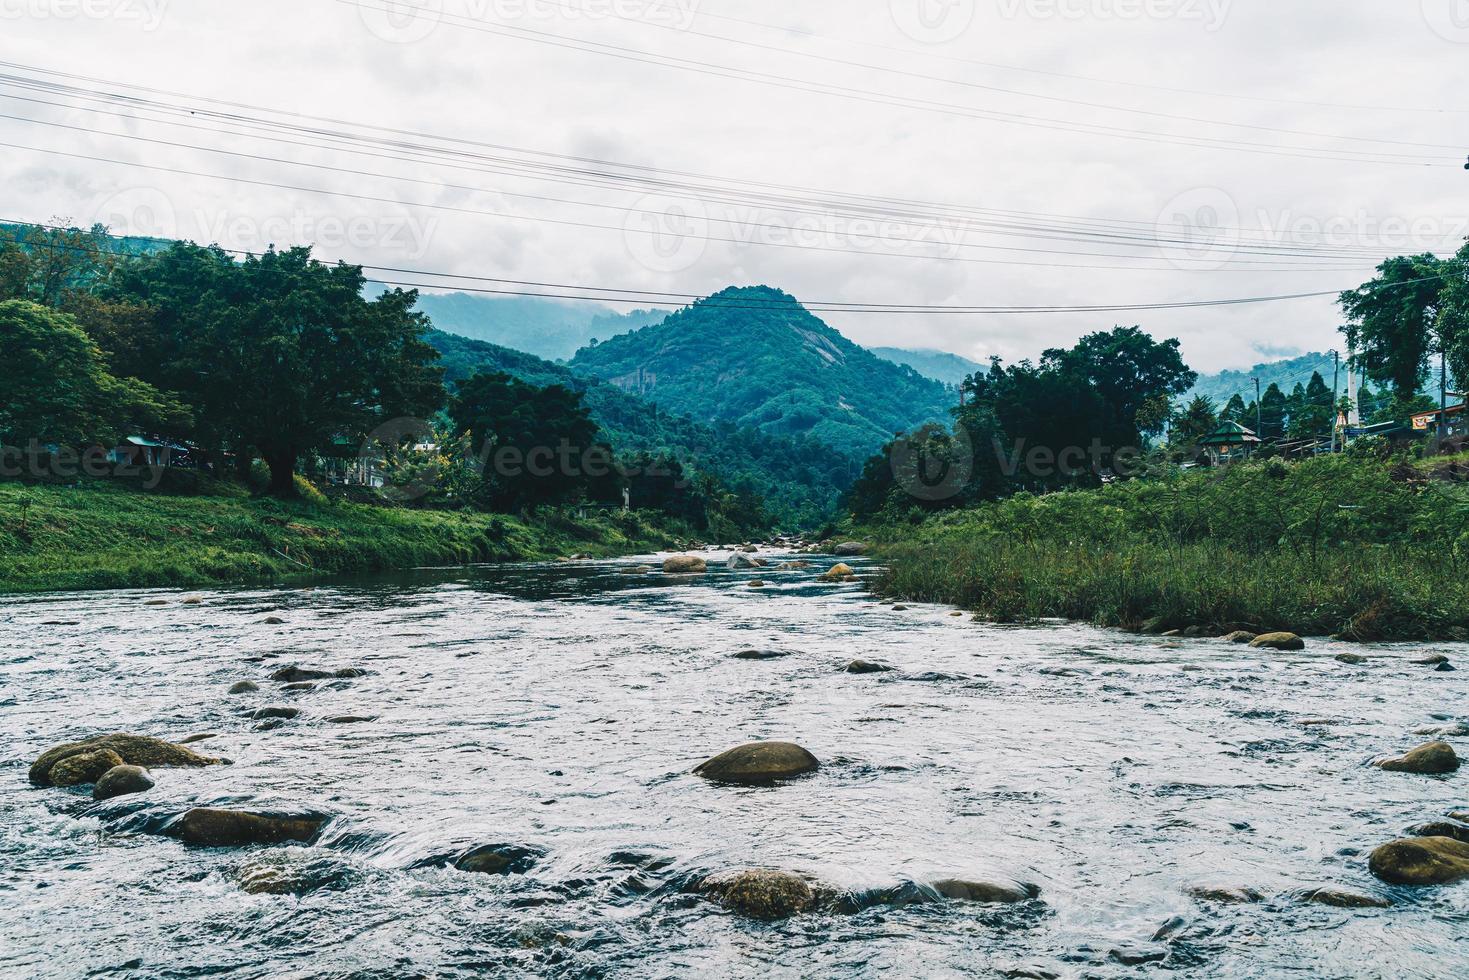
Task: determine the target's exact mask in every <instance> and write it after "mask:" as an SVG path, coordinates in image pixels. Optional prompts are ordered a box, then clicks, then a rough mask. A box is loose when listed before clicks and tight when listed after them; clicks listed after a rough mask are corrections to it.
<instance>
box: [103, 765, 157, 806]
mask: <svg viewBox="0 0 1469 980" xmlns="http://www.w3.org/2000/svg"><path fill="white" fill-rule="evenodd" d="M152 788H153V780H152V778H151V777H150V776H149V775H148V770H146V769H144V768H143V767H142V766H129V765H126V764H124V765H120V766H113V767H112V768H111V769H109V770H107V771H106V772H104V773H103V774H102V776H101V778H99V779H98V780H97V785H95V786H93V787H92V799H94V800H110V799H112V798H113V797H114V796H127V795H128V794H129V793H142V792H144V791H146V790H150V789H152Z"/></svg>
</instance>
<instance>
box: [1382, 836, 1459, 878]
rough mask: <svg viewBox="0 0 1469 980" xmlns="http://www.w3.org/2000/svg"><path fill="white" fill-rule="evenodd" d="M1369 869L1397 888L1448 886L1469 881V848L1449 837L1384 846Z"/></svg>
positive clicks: (1402, 841) (1428, 838)
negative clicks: (1398, 886) (1465, 880)
mask: <svg viewBox="0 0 1469 980" xmlns="http://www.w3.org/2000/svg"><path fill="white" fill-rule="evenodd" d="M1367 866H1368V867H1369V868H1370V869H1371V870H1372V873H1373V874H1375V875H1376V876H1377V877H1379V878H1381V879H1382V880H1383V881H1386V882H1388V883H1389V884H1393V885H1448V884H1452V883H1453V882H1456V881H1463V880H1464V879H1465V878H1469V844H1464V843H1460V842H1459V841H1456V840H1452V839H1450V838H1448V837H1412V838H1407V839H1405V840H1395V841H1392V842H1391V843H1388V844H1383V845H1382V846H1381V847H1379V848H1377V850H1375V851H1373V852H1372V856H1371V858H1369V859H1368V862H1367Z"/></svg>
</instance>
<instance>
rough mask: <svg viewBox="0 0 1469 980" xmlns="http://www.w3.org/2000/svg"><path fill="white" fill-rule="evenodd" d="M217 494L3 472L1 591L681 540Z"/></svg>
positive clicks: (562, 521) (189, 581) (641, 526)
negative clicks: (14, 478)
mask: <svg viewBox="0 0 1469 980" xmlns="http://www.w3.org/2000/svg"><path fill="white" fill-rule="evenodd" d="M207 489H208V491H209V492H208V493H207V494H206V495H190V496H178V495H170V494H165V493H157V492H144V491H140V490H137V489H134V488H131V487H129V486H127V485H126V484H122V483H119V482H117V481H110V480H98V481H94V482H89V483H86V484H84V485H82V486H79V487H56V486H44V485H42V486H37V485H21V484H18V483H0V593H16V592H44V591H59V590H67V591H69V590H81V589H114V588H145V587H205V586H214V585H222V584H231V583H241V584H243V583H255V582H276V581H293V580H301V579H305V578H314V577H322V576H328V575H335V574H360V573H366V572H373V571H381V570H388V569H400V568H411V567H415V566H419V565H444V564H463V563H469V562H492V561H517V560H533V559H549V558H555V557H559V556H566V555H571V554H573V553H586V554H592V555H597V556H607V555H616V554H629V553H634V552H639V551H645V550H652V549H656V548H662V547H670V546H673V545H674V534H675V533H676V532H678V531H680V530H684V531H685V533H687V532H686V529H678V528H673V529H667V528H662V527H659V526H657V525H654V524H653V523H651V522H650V521H649V520H648V518H646V517H645V516H644V515H641V514H637V513H634V514H629V515H593V516H590V517H588V518H585V519H581V518H572V517H570V516H568V515H566V514H564V513H561V512H550V511H547V512H543V513H541V514H538V515H536V516H535V517H534V518H529V519H527V518H516V517H510V516H504V515H487V514H477V513H471V512H448V511H427V510H409V509H397V508H390V507H376V506H371V505H366V504H352V503H313V502H307V501H302V502H283V501H278V500H272V499H269V498H263V497H252V496H250V495H249V494H247V493H245V492H244V491H242V490H239V489H238V488H235V487H232V486H230V485H228V484H218V485H213V484H211V485H209V487H208V488H207Z"/></svg>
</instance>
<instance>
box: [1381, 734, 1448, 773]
mask: <svg viewBox="0 0 1469 980" xmlns="http://www.w3.org/2000/svg"><path fill="white" fill-rule="evenodd" d="M1373 764H1374V765H1375V766H1377V768H1379V769H1386V770H1387V771H1388V772H1409V773H1415V774H1417V775H1420V776H1441V775H1444V774H1446V773H1451V772H1455V771H1457V770H1458V768H1459V757H1458V756H1457V755H1455V754H1454V749H1453V746H1451V745H1449V743H1448V742H1429V743H1428V744H1427V745H1420V746H1418V747H1417V748H1416V749H1413V750H1412V751H1411V752H1406V753H1404V754H1403V755H1400V756H1396V757H1395V758H1391V759H1381V760H1378V761H1377V762H1375V763H1373Z"/></svg>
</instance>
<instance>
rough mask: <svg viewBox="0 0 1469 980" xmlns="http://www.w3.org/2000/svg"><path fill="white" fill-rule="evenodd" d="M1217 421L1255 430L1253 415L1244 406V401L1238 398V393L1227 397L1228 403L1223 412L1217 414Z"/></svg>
mask: <svg viewBox="0 0 1469 980" xmlns="http://www.w3.org/2000/svg"><path fill="white" fill-rule="evenodd" d="M1219 420H1220V421H1221V422H1238V423H1239V424H1240V425H1243V426H1244V427H1245V428H1247V429H1250V430H1252V431H1253V430H1254V428H1255V413H1254V412H1252V411H1250V410H1249V408H1248V407H1247V406H1246V405H1245V400H1244V398H1243V397H1241V396H1240V394H1239V392H1235V393H1234V394H1233V395H1230V396H1229V401H1228V402H1226V403H1225V405H1224V410H1223V411H1221V412H1220V413H1219Z"/></svg>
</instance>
